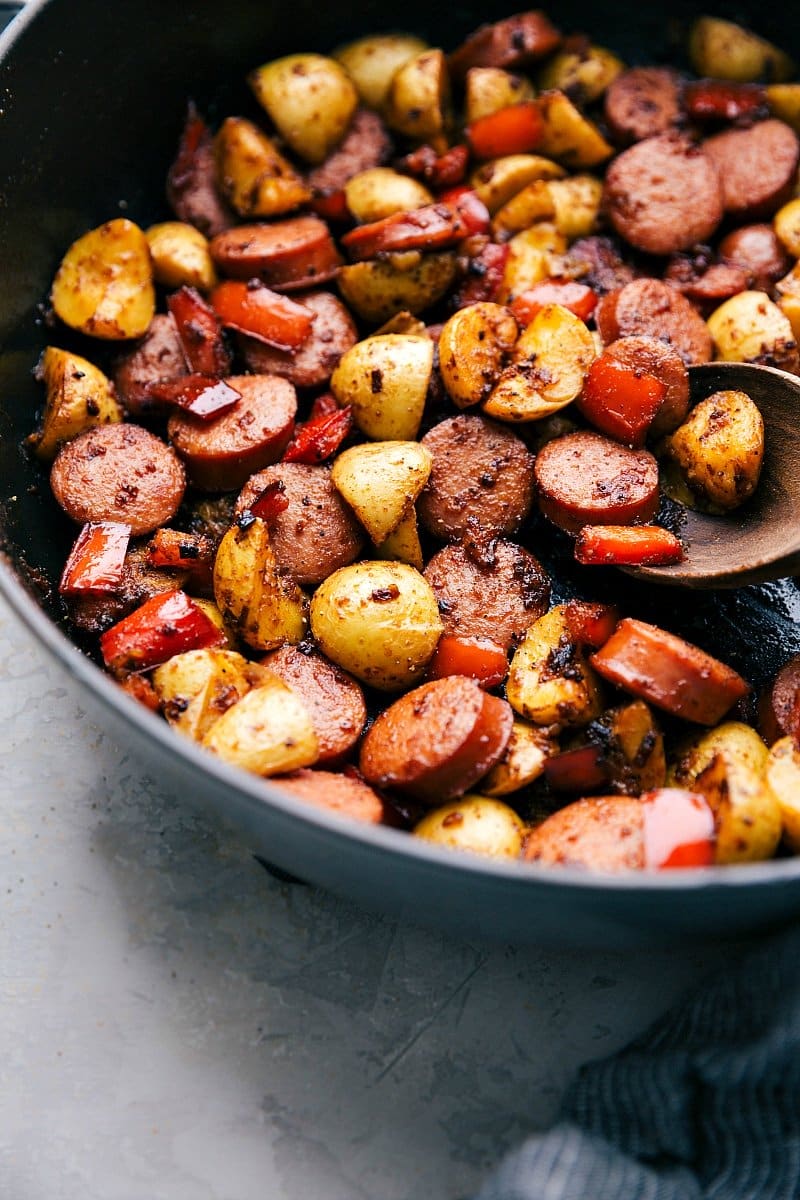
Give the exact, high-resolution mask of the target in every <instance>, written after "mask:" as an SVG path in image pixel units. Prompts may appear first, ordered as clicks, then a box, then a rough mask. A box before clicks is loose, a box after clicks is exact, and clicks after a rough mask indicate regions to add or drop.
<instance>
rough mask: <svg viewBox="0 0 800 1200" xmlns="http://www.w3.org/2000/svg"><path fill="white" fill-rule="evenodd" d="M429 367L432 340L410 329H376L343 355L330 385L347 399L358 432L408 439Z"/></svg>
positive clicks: (419, 412) (418, 415)
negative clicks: (405, 332)
mask: <svg viewBox="0 0 800 1200" xmlns="http://www.w3.org/2000/svg"><path fill="white" fill-rule="evenodd" d="M432 370H433V342H432V341H431V339H430V338H428V337H418V336H415V335H414V334H402V333H386V334H377V335H374V336H373V337H369V338H365V339H364V340H363V341H361V342H357V343H356V345H355V346H353V347H352V348H351V349H350V350H348V351H347V352H346V353H345V354H343V355H342V358H341V360H340V362H339V365H338V367H337V368H336V370H335V371H334V372H333V375H332V376H331V391H332V392H333V394H334V396H335V397H336V399H337V400H338V402H339V404H341V405H342V406H344V405H346V404H349V405H351V406H352V409H353V418H354V420H355V423H356V425H357V426H358V428H359V429H360V430H361V432H362V433H364V434H366V436H367V437H368V438H372V439H374V440H375V441H381V442H383V441H413V439H414V438H415V437H416V436H417V432H418V430H419V426H420V422H421V421H422V413H423V410H424V408H425V397H426V396H427V394H428V384H429V382H430V377H431V371H432Z"/></svg>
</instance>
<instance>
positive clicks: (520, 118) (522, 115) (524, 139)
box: [467, 100, 544, 158]
mask: <svg viewBox="0 0 800 1200" xmlns="http://www.w3.org/2000/svg"><path fill="white" fill-rule="evenodd" d="M543 133H544V118H543V117H542V114H541V112H540V110H539V105H538V104H537V103H536V101H535V100H523V101H522V102H521V103H520V104H509V105H508V107H507V108H501V109H498V111H497V112H493V113H489V114H488V116H485V117H479V118H478V120H477V121H473V122H472V124H471V125H468V126H467V140H468V141H469V144H470V146H471V147H472V153H473V154H474V155H475V157H476V158H502V157H503V156H504V155H506V154H529V153H530V152H531V150H535V149H536V147H537V146H538V145H539V143H540V142H541V140H542V134H543Z"/></svg>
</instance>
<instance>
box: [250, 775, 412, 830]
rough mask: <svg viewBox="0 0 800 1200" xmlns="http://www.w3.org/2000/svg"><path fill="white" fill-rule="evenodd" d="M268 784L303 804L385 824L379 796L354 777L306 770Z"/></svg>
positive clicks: (356, 818) (383, 810)
mask: <svg viewBox="0 0 800 1200" xmlns="http://www.w3.org/2000/svg"><path fill="white" fill-rule="evenodd" d="M270 783H271V784H274V785H275V786H277V787H280V789H281V790H282V791H284V792H288V793H289V794H290V795H292V796H296V797H297V799H298V800H302V801H303V802H304V803H306V804H315V805H316V806H317V807H318V808H327V809H330V811H331V812H335V813H339V814H340V816H343V817H352V818H353V820H355V821H366V822H367V823H368V824H370V825H380V824H382V823H383V822H386V821H387V812H386V806H385V804H384V802H383V800H382V799H381V797H380V796H379V795H378V793H377V792H375V791H373V789H372V788H371V787H370V786H369V784H366V783H364V781H363V779H358V778H357V777H356V776H354V775H341V774H338V773H336V772H334V771H312V770H309V769H308V768H305V769H304V770H302V771H295V772H294V774H293V775H283V776H281V777H280V778H275V779H271V780H270ZM388 823H391V822H388Z"/></svg>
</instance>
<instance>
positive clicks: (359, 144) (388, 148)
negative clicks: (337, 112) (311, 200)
mask: <svg viewBox="0 0 800 1200" xmlns="http://www.w3.org/2000/svg"><path fill="white" fill-rule="evenodd" d="M391 154H392V139H391V138H390V137H389V134H388V131H387V129H386V126H385V125H384V123H383V121H382V120H381V119H380V117H379V116H378V114H377V113H375V112H371V111H370V110H369V109H368V108H359V110H358V112H357V113H356V114H355V116H354V117H353V120H352V122H351V124H350V128H349V129H348V131H347V133H346V134H345V137H344V141H343V142H341V143H340V144H339V145H338V146H337V148H336V149H335V150H334V152H333V154H331V155H329V156H328V158H326V159H325V162H324V163H322V164H321V165H320V166H319V167H315V168H314V170H313V171H310V172H309V175H308V183H309V186H310V187H311V188H312V190H313V191H314V193H315V194H316V195H323V196H324V195H330V194H331V193H332V192H338V191H341V189H342V188H343V187H344V185H345V184H346V183H347V181H348V180H349V179H352V178H353V176H354V175H358V174H360V172H361V171H368V170H370V169H371V168H372V167H380V166H381V165H382V164H383V163H385V162H388V160H389V158H390V157H391Z"/></svg>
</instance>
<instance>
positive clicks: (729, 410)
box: [666, 391, 764, 513]
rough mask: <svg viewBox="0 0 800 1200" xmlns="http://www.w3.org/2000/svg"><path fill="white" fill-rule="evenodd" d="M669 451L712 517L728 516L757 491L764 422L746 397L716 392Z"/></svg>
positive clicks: (678, 432) (678, 434) (672, 439)
mask: <svg viewBox="0 0 800 1200" xmlns="http://www.w3.org/2000/svg"><path fill="white" fill-rule="evenodd" d="M666 451H667V453H668V454H669V456H670V458H671V459H672V461H673V462H674V463H676V464H677V466H678V467H679V468H680V470H681V471H682V473H683V476H684V479H685V481H686V483H687V484H688V486H689V488H690V490H691V492H692V494H693V496H694V497H695V499H697V500H698V501H699V502H700V504H701V505H702V506H703V507H704V508H706V509H708V511H709V512H715V513H722V512H730V511H732V510H733V509H734V508H738V507H739V505H740V504H744V502H745V500H747V499H749V497H750V496H752V494H753V492H754V491H755V489H756V487H757V485H758V479H759V476H760V474H761V465H762V462H763V459H764V421H763V419H762V416H761V413H760V412H759V411H758V408H757V407H756V405H755V404H754V403H753V401H752V400H751V399H750V397H749V396H748V395H747V394H746V393H745V392H733V391H726V392H714V394H713V395H712V396H708V397H707V398H706V399H705V400H701V401H700V403H699V404H698V405H696V406H695V408H693V409H692V411H691V412H690V413H689V416H688V417H687V418H686V420H685V421H684V422H683V424H682V425H681V426H679V427H678V429H676V430H675V432H674V433H673V434H672V435H671V436H670V437H669V438H668V439H667V440H666Z"/></svg>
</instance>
